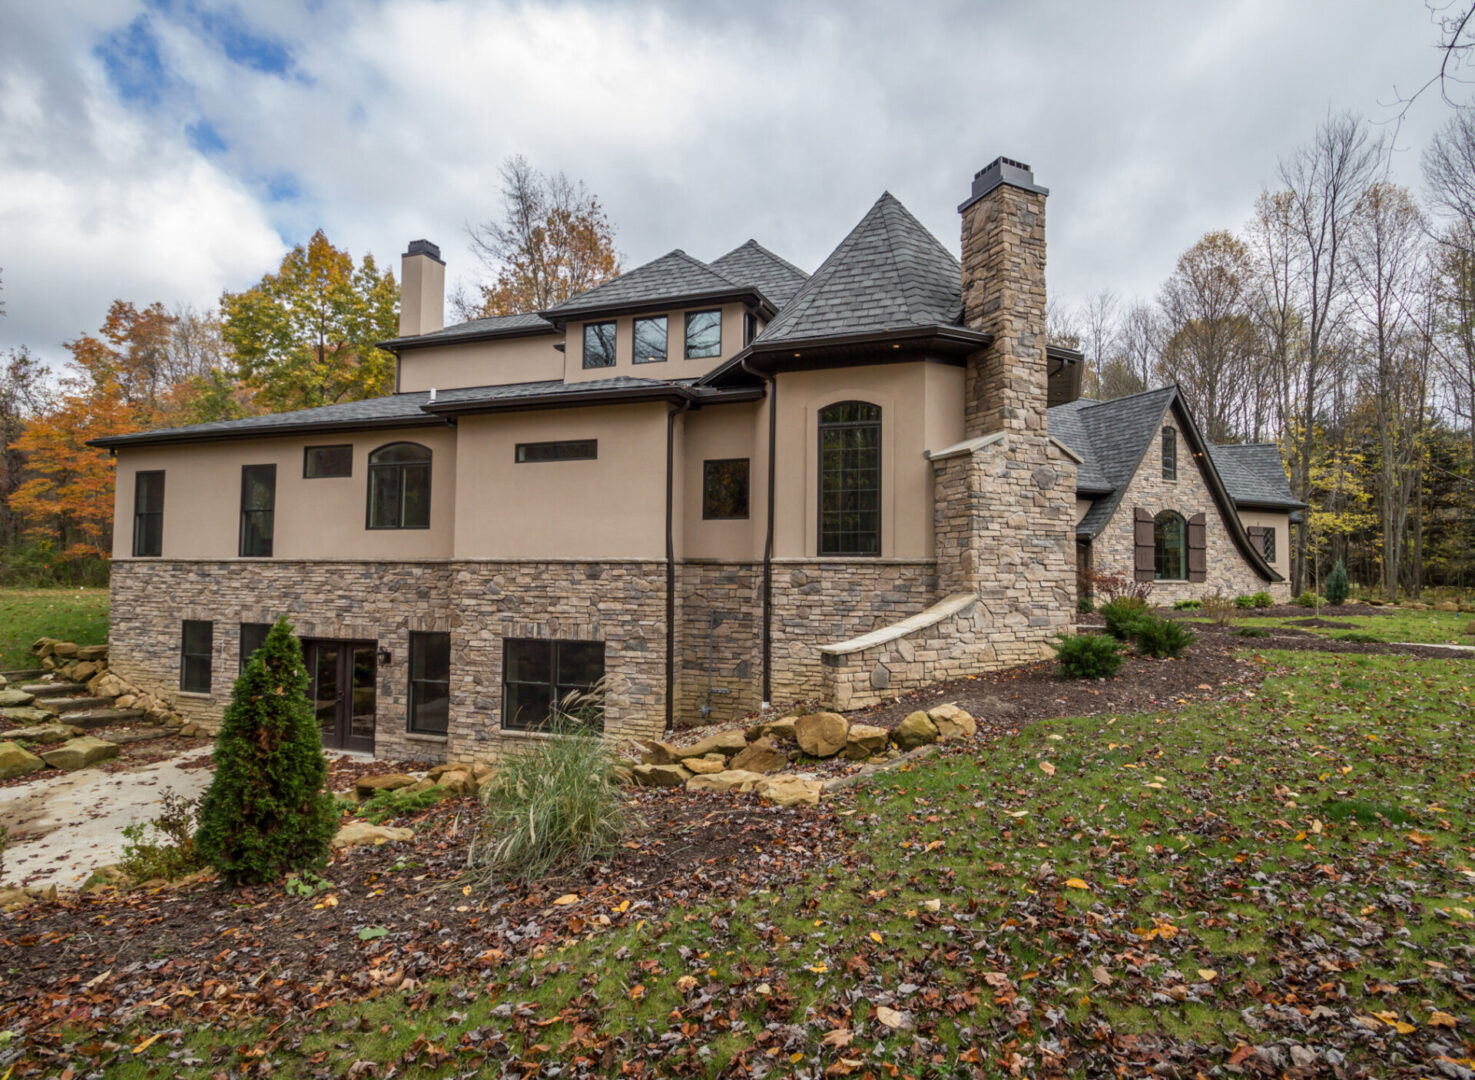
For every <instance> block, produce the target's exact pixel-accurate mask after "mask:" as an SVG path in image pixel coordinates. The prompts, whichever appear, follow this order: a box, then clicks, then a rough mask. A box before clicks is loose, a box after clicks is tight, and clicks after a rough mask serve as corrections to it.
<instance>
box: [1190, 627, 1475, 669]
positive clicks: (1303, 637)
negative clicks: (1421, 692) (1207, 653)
mask: <svg viewBox="0 0 1475 1080" xmlns="http://www.w3.org/2000/svg"><path fill="white" fill-rule="evenodd" d="M1196 629H1198V630H1200V631H1202V633H1203V637H1204V639H1208V638H1211V637H1212V638H1215V639H1227V640H1228V641H1229V642H1231V643H1232V644H1233V645H1234V646H1236V647H1238V648H1241V649H1286V650H1288V651H1291V652H1327V653H1359V654H1361V655H1364V656H1413V657H1417V658H1418V659H1420V660H1465V661H1471V662H1475V654H1472V653H1469V652H1465V651H1462V650H1460V649H1451V648H1447V647H1440V646H1437V645H1418V644H1397V643H1394V642H1391V641H1338V640H1337V639H1336V638H1331V637H1327V636H1326V635H1325V634H1313V633H1311V632H1310V631H1309V630H1295V629H1291V628H1282V629H1275V630H1271V631H1270V636H1269V637H1263V638H1262V637H1256V638H1246V637H1240V636H1239V635H1238V634H1236V633H1235V632H1234V629H1233V628H1232V627H1230V628H1225V627H1222V626H1199V627H1197V628H1196Z"/></svg>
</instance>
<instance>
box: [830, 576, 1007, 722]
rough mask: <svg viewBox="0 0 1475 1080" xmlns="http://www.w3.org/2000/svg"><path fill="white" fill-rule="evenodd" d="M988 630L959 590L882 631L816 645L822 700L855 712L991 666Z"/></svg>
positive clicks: (989, 620) (977, 605) (986, 619)
mask: <svg viewBox="0 0 1475 1080" xmlns="http://www.w3.org/2000/svg"><path fill="white" fill-rule="evenodd" d="M992 630H993V617H992V615H991V614H990V613H989V612H988V611H987V610H986V609H985V608H984V606H983V604H982V602H981V601H980V600H979V598H978V596H977V595H975V594H974V593H971V592H963V593H955V594H954V595H952V596H949V597H946V598H944V599H943V600H940V601H939V602H938V603H936V604H934V605H933V606H932V607H930V608H928V609H927V610H926V611H924V612H922V613H921V614H919V615H913V616H912V617H911V618H909V619H903V620H902V621H901V622H899V623H895V624H893V625H892V626H889V627H886V628H885V629H882V630H877V631H874V632H873V633H870V634H864V635H862V636H861V637H858V638H852V639H851V640H850V641H844V642H839V643H837V644H834V645H824V646H821V647H820V654H821V658H822V661H821V662H822V664H823V667H824V686H823V690H822V696H823V698H824V701H825V702H826V704H828V705H830V706H832V707H834V708H836V709H842V710H843V709H859V708H862V707H864V706H866V705H874V704H876V703H877V702H880V701H884V700H886V699H888V698H893V697H896V696H898V695H900V694H904V693H906V692H907V691H909V690H919V689H921V688H923V687H925V686H930V685H931V684H933V683H936V682H941V681H943V680H945V679H955V678H958V677H960V676H963V675H970V674H974V673H976V672H979V671H984V670H987V669H989V668H990V667H994V666H997V665H996V662H995V658H994V654H993V650H992V644H991V639H992V637H993V634H992Z"/></svg>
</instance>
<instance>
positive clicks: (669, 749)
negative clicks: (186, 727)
mask: <svg viewBox="0 0 1475 1080" xmlns="http://www.w3.org/2000/svg"><path fill="white" fill-rule="evenodd" d="M640 747H641V753H640V763H641V764H642V765H679V764H680V763H681V757H680V754H679V753H678V752H677V750H676V748H675V747H674V746H670V745H668V744H666V743H663V742H656V741H655V740H654V739H641V740H640Z"/></svg>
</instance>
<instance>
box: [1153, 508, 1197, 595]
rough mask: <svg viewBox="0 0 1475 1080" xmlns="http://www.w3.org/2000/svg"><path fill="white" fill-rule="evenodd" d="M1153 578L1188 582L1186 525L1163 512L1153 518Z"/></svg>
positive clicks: (1169, 512)
mask: <svg viewBox="0 0 1475 1080" xmlns="http://www.w3.org/2000/svg"><path fill="white" fill-rule="evenodd" d="M1152 532H1153V545H1152V548H1153V551H1152V554H1153V576H1154V577H1155V578H1156V579H1157V580H1158V581H1186V580H1188V523H1187V522H1185V521H1184V520H1183V515H1181V514H1178V513H1176V512H1174V511H1172V510H1164V511H1163V512H1162V513H1160V514H1158V516H1157V517H1155V518H1153V522H1152Z"/></svg>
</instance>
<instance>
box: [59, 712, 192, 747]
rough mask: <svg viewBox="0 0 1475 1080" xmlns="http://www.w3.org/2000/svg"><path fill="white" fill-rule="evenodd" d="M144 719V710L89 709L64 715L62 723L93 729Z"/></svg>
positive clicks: (165, 731) (165, 730) (165, 729)
mask: <svg viewBox="0 0 1475 1080" xmlns="http://www.w3.org/2000/svg"><path fill="white" fill-rule="evenodd" d="M143 717H144V711H143V710H142V709H89V710H86V711H83V712H69V713H63V714H62V718H61V722H62V723H64V724H70V725H71V726H72V727H76V728H87V729H91V728H104V727H109V726H111V725H113V724H127V723H131V722H132V721H134V720H142V719H143ZM160 730H162V731H164V733H165V734H168V733H169V732H168V729H167V728H161V729H160ZM114 741H115V742H116V741H117V740H114Z"/></svg>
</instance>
